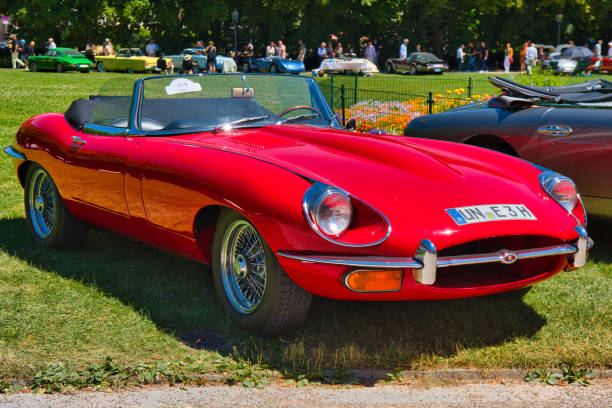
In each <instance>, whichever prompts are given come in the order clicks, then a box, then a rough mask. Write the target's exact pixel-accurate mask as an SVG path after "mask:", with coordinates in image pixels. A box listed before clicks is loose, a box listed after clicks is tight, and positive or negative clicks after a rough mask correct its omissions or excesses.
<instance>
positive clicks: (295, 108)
mask: <svg viewBox="0 0 612 408" xmlns="http://www.w3.org/2000/svg"><path fill="white" fill-rule="evenodd" d="M299 109H308V110H311V111H313V112H314V113H316V114H317V115H319V117H321V118H322V117H323V115H322V114H321V112H319V111H318V110H317V109H315V108H313V107H312V106H308V105H296V106H293V107H291V108H289V109H285V110H284V111H282V112H281V113H279V114H278V115H277V116H278V117H279V118H280V117H283V116H285V115H286V114H288V113H290V112H293V111H296V110H299Z"/></svg>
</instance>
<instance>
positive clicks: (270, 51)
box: [266, 41, 276, 58]
mask: <svg viewBox="0 0 612 408" xmlns="http://www.w3.org/2000/svg"><path fill="white" fill-rule="evenodd" d="M275 53H276V46H275V45H274V41H270V44H269V45H268V46H267V47H266V58H272V57H273V56H274V54H275Z"/></svg>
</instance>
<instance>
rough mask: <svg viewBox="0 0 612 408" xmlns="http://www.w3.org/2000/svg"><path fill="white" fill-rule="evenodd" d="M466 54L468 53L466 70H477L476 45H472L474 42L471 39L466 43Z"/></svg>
mask: <svg viewBox="0 0 612 408" xmlns="http://www.w3.org/2000/svg"><path fill="white" fill-rule="evenodd" d="M467 54H468V66H467V70H466V72H471V71H472V69H473V70H474V72H476V71H477V70H478V68H477V67H476V47H474V43H473V42H471V41H470V42H469V43H468V52H467Z"/></svg>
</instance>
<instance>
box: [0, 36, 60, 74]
mask: <svg viewBox="0 0 612 408" xmlns="http://www.w3.org/2000/svg"><path fill="white" fill-rule="evenodd" d="M9 38H10V40H11V41H10V43H9V51H10V53H11V66H12V67H13V69H16V68H26V67H27V64H28V58H29V57H33V56H35V55H36V49H35V48H34V47H36V43H35V42H34V41H30V43H29V44H26V41H25V40H24V39H21V40H18V39H17V35H15V34H11V35H10V37H9ZM52 48H57V46H56V45H55V42H54V41H53V38H49V40H47V44H46V45H45V50H49V49H52Z"/></svg>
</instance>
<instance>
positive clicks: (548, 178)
mask: <svg viewBox="0 0 612 408" xmlns="http://www.w3.org/2000/svg"><path fill="white" fill-rule="evenodd" d="M539 179H540V185H541V186H542V189H543V190H544V191H545V192H546V194H548V195H549V196H550V197H551V198H552V199H553V200H555V201H556V202H557V204H559V205H560V206H561V207H563V208H564V209H565V211H567V212H568V213H570V214H571V213H572V212H573V211H574V209H575V208H576V204H578V202H579V201H580V196H579V194H578V189H577V188H576V184H575V183H574V181H573V180H572V179H570V178H569V177H566V176H564V175H562V174H559V173H557V172H555V171H544V172H542V173H541V174H540V177H539ZM562 185H563V186H566V187H567V186H570V187H571V188H573V192H570V193H563V192H559V191H556V190H555V189H556V188H558V187H559V186H562ZM563 194H566V195H567V196H566V197H564V196H563Z"/></svg>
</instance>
